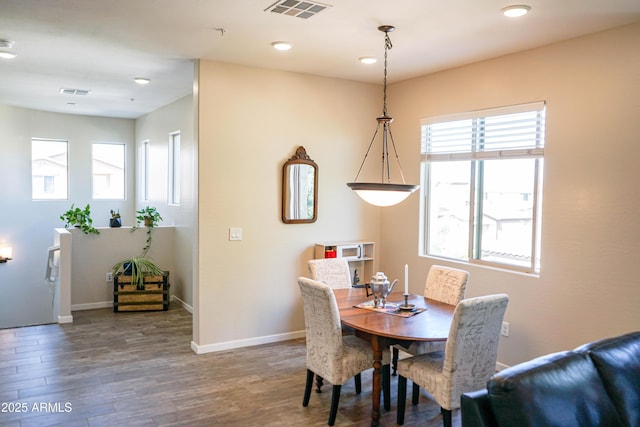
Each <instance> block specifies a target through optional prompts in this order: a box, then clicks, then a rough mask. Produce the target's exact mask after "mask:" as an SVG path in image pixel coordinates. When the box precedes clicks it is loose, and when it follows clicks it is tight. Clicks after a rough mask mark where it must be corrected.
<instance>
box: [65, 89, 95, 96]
mask: <svg viewBox="0 0 640 427" xmlns="http://www.w3.org/2000/svg"><path fill="white" fill-rule="evenodd" d="M60 93H61V94H63V95H89V94H90V93H91V91H90V90H84V89H67V88H62V89H60Z"/></svg>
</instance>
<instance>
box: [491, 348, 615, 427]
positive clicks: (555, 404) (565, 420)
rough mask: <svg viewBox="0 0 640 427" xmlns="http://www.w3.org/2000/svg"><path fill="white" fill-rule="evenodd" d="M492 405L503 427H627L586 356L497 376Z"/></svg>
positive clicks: (541, 361) (566, 356)
mask: <svg viewBox="0 0 640 427" xmlns="http://www.w3.org/2000/svg"><path fill="white" fill-rule="evenodd" d="M487 388H488V391H489V401H490V403H491V408H492V409H493V412H494V414H495V417H496V420H497V422H498V425H499V426H501V427H513V426H518V427H528V426H531V427H533V426H535V427H547V426H558V427H596V426H597V427H600V426H607V427H616V426H623V425H624V424H623V423H622V422H621V420H620V417H619V415H618V412H617V411H616V408H615V407H614V406H613V403H612V402H611V400H609V398H608V396H607V392H606V390H605V387H604V384H603V383H602V381H601V380H600V377H599V376H598V371H597V370H596V367H595V366H594V364H593V362H592V361H591V359H590V358H589V356H588V355H587V354H583V353H573V352H568V351H565V352H560V353H553V354H549V355H546V356H542V357H539V358H536V359H533V360H531V361H529V362H525V363H521V364H519V365H516V366H513V367H511V368H507V369H505V370H503V371H501V372H499V373H497V374H495V375H494V376H493V377H492V378H491V379H490V380H489V382H488V386H487Z"/></svg>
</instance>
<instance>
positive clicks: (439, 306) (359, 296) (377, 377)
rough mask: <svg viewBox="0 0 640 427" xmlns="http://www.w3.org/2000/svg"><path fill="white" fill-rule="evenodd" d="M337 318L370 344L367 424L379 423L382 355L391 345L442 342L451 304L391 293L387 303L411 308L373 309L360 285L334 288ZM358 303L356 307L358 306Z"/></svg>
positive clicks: (374, 424)
mask: <svg viewBox="0 0 640 427" xmlns="http://www.w3.org/2000/svg"><path fill="white" fill-rule="evenodd" d="M334 295H335V297H336V302H337V304H338V310H339V313H340V319H341V321H342V324H343V325H346V326H348V327H351V328H352V329H353V330H354V331H355V332H354V333H355V335H356V336H357V337H359V338H361V339H363V340H365V341H368V342H369V343H371V347H372V349H373V379H372V393H371V399H372V402H371V426H379V425H380V395H381V392H382V355H383V352H384V350H385V349H388V348H389V347H390V346H392V345H395V344H400V345H402V346H404V347H405V348H406V347H409V345H411V343H412V342H415V341H446V340H447V337H448V336H449V327H450V326H451V321H452V319H453V312H454V310H455V306H453V305H448V304H444V303H442V302H439V301H435V300H432V299H428V298H425V297H424V296H422V295H414V294H409V295H408V296H407V299H406V301H405V295H404V294H402V293H400V292H395V293H391V294H390V295H389V296H388V297H387V300H386V301H387V303H389V305H391V306H392V307H393V304H395V305H398V304H402V305H404V304H405V302H406V303H407V304H409V305H411V304H413V306H414V309H413V311H410V312H407V311H394V310H389V309H388V310H387V312H383V311H381V310H376V309H373V307H370V306H369V304H370V302H371V299H372V297H369V296H367V292H366V291H365V289H364V288H356V287H352V288H346V289H335V290H334ZM359 305H360V307H358V306H359Z"/></svg>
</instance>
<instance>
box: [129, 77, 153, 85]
mask: <svg viewBox="0 0 640 427" xmlns="http://www.w3.org/2000/svg"><path fill="white" fill-rule="evenodd" d="M133 81H134V82H136V83H138V84H139V85H148V84H149V83H151V79H148V78H146V77H134V78H133Z"/></svg>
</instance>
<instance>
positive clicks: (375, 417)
mask: <svg viewBox="0 0 640 427" xmlns="http://www.w3.org/2000/svg"><path fill="white" fill-rule="evenodd" d="M383 341H384V340H382V339H380V337H378V336H376V335H374V336H372V337H371V341H370V342H371V347H372V348H373V381H372V382H373V390H372V393H371V399H372V403H371V426H372V427H377V426H379V425H380V394H381V392H382V353H383V351H384V348H385V347H384V345H383Z"/></svg>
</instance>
